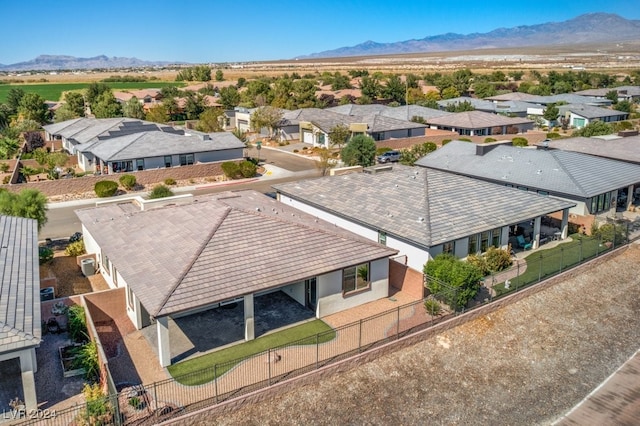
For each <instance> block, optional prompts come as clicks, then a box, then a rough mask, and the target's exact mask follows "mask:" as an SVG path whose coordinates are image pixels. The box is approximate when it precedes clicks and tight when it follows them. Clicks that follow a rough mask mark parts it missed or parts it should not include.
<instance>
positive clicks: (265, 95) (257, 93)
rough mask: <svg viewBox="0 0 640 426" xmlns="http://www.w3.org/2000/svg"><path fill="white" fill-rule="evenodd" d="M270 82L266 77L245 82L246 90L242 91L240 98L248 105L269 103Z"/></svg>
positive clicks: (254, 105) (270, 99)
mask: <svg viewBox="0 0 640 426" xmlns="http://www.w3.org/2000/svg"><path fill="white" fill-rule="evenodd" d="M269 83H270V82H269V81H268V80H267V79H264V78H259V79H257V80H251V81H250V82H249V83H247V90H245V91H244V92H243V93H242V100H243V102H246V104H247V105H249V106H250V107H252V108H253V107H256V106H264V105H267V104H271V102H272V101H273V93H272V91H271V86H270V84H269Z"/></svg>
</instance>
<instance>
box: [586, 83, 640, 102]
mask: <svg viewBox="0 0 640 426" xmlns="http://www.w3.org/2000/svg"><path fill="white" fill-rule="evenodd" d="M612 90H614V91H616V93H617V94H618V101H630V102H638V101H640V86H618V87H609V88H603V89H587V90H581V91H579V92H574V95H579V96H587V97H589V98H598V99H606V98H607V94H608V93H609V92H611V91H612Z"/></svg>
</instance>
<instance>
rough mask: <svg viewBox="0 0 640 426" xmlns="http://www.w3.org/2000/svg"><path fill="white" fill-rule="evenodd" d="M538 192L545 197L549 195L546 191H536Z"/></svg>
mask: <svg viewBox="0 0 640 426" xmlns="http://www.w3.org/2000/svg"><path fill="white" fill-rule="evenodd" d="M538 194H540V195H544V196H545V197H548V196H549V193H548V192H547V191H538Z"/></svg>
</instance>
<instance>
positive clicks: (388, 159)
mask: <svg viewBox="0 0 640 426" xmlns="http://www.w3.org/2000/svg"><path fill="white" fill-rule="evenodd" d="M396 161H400V151H387V152H385V153H384V154H382V155H378V163H395V162H396Z"/></svg>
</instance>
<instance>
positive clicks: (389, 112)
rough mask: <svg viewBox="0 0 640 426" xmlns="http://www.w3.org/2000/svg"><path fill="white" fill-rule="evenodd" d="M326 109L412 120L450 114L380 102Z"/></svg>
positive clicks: (341, 112)
mask: <svg viewBox="0 0 640 426" xmlns="http://www.w3.org/2000/svg"><path fill="white" fill-rule="evenodd" d="M327 110H328V111H333V112H337V113H340V114H346V115H376V114H377V115H382V116H385V117H389V118H395V119H396V120H404V121H412V120H413V119H414V117H419V118H422V119H423V120H428V119H430V118H434V117H442V116H445V115H449V114H451V113H450V112H447V111H441V110H439V109H433V108H427V107H423V106H420V105H402V106H397V107H390V106H386V105H380V104H372V105H357V104H349V105H340V106H337V107H333V108H328V109H327Z"/></svg>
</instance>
